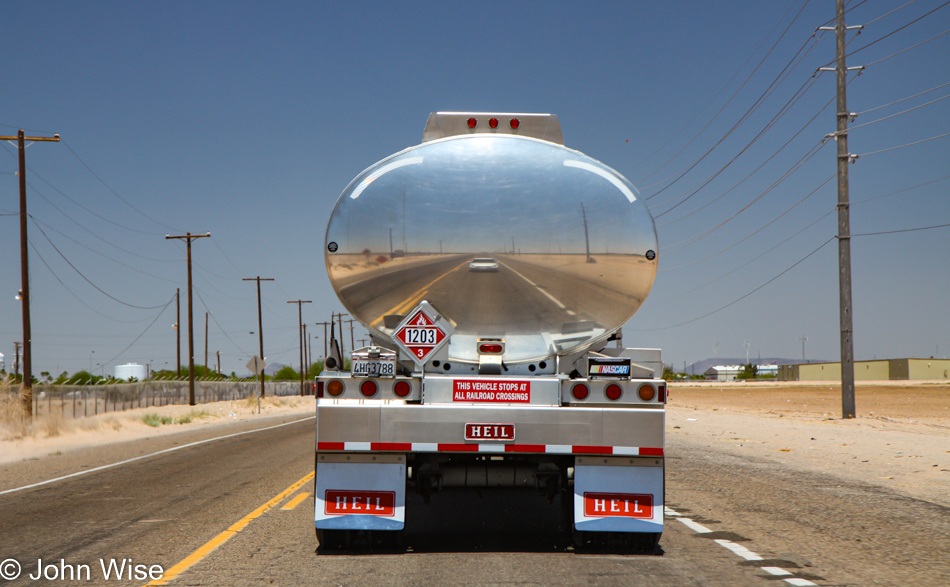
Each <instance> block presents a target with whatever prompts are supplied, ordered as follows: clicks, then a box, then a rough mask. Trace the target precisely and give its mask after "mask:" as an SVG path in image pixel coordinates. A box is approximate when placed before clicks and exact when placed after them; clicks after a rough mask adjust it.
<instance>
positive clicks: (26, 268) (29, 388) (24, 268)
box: [0, 130, 59, 419]
mask: <svg viewBox="0 0 950 587" xmlns="http://www.w3.org/2000/svg"><path fill="white" fill-rule="evenodd" d="M0 141H16V142H17V153H18V155H19V163H20V170H19V174H18V175H19V177H20V296H19V298H20V301H21V303H22V304H23V383H21V384H20V402H21V403H22V404H23V413H24V414H26V417H27V418H30V419H32V418H33V341H32V340H31V339H32V333H31V331H30V256H29V255H28V254H27V247H28V246H29V239H28V238H27V233H26V228H27V227H26V224H27V222H26V220H27V214H26V145H25V142H26V141H33V142H54V143H58V142H59V135H53V136H52V137H27V136H23V131H22V130H21V131H19V132H17V135H16V136H15V137H0Z"/></svg>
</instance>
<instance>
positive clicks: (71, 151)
mask: <svg viewBox="0 0 950 587" xmlns="http://www.w3.org/2000/svg"><path fill="white" fill-rule="evenodd" d="M61 142H62V143H63V144H64V145H65V146H66V148H67V149H69V152H70V153H72V154H73V156H74V157H76V160H78V161H79V162H80V163H82V166H83V167H85V168H86V170H87V171H89V173H91V174H92V176H93V177H95V178H96V179H98V180H99V183H101V184H102V185H104V186H105V187H106V189H107V190H109V191H110V192H112V195H114V196H115V197H116V198H118V199H119V200H121V201H122V202H123V203H124V204H125V205H126V206H128V207H129V208H132V209H133V210H135V211H136V212H138V213H139V214H141V215H142V216H143V217H145V218H147V219H149V220H151V221H152V222H154V223H155V224H158V225H159V226H162V227H164V228H169V229H172V230H177V229H175V228H174V227H173V226H168V225H167V224H164V223H162V222H159V221H158V220H155V219H154V218H152V217H151V216H149V215H148V214H146V213H145V212H142V211H141V210H139V209H138V208H136V207H135V206H133V205H132V203H131V202H129V201H128V200H126V199H125V198H123V197H122V196H120V195H119V192H117V191H115V190H114V189H112V186H110V185H109V184H107V183H106V182H105V180H104V179H102V178H101V177H99V174H97V173H96V172H95V171H93V170H92V168H91V167H89V165H87V164H86V162H85V161H83V160H82V158H81V157H80V156H79V154H77V153H76V151H74V150H73V148H72V147H70V146H69V143H67V142H66V141H61Z"/></svg>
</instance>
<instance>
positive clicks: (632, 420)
mask: <svg viewBox="0 0 950 587" xmlns="http://www.w3.org/2000/svg"><path fill="white" fill-rule="evenodd" d="M664 422H665V411H664V410H663V409H662V408H594V407H591V408H581V407H573V406H572V407H565V406H537V407H528V406H525V407H521V406H518V407H512V406H504V407H481V406H453V405H438V404H436V405H433V404H427V405H417V404H416V405H413V404H371V405H367V404H365V403H359V402H353V401H340V400H332V399H331V400H327V399H321V400H319V403H318V404H317V434H316V440H317V444H316V450H317V451H318V452H321V453H322V452H400V453H415V452H460V453H464V452H478V453H535V454H537V453H544V454H603V455H618V456H662V455H663V443H664ZM469 423H482V424H501V423H504V424H513V425H514V438H513V439H512V440H507V441H498V440H466V438H465V425H466V424H469Z"/></svg>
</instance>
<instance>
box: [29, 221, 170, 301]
mask: <svg viewBox="0 0 950 587" xmlns="http://www.w3.org/2000/svg"><path fill="white" fill-rule="evenodd" d="M33 225H34V226H36V228H37V229H38V230H39V231H40V233H41V234H42V235H43V236H44V237H45V238H46V240H47V242H49V244H50V246H52V247H53V250H54V251H56V252H57V253H58V254H59V256H60V257H62V258H63V261H66V264H67V265H69V266H70V267H72V268H73V271H75V272H76V273H78V274H79V276H80V277H82V278H83V279H84V280H85V281H86V283H88V284H89V285H91V286H92V287H94V288H96V290H98V291H99V293H101V294H102V295H104V296H106V297H107V298H109V299H110V300H113V301H116V302H118V303H120V304H122V305H123V306H128V307H130V308H135V309H137V310H155V309H157V308H161V306H136V305H135V304H129V303H127V302H123V301H122V300H120V299H119V298H117V297H115V296H113V295H111V294H109V293H108V292H106V291H105V290H104V289H102V288H101V287H99V286H98V285H96V284H95V283H93V282H92V280H91V279H89V278H88V277H86V276H85V275H84V274H83V272H82V271H80V270H79V269H78V268H77V267H76V266H75V265H73V263H72V261H70V260H69V259H67V258H66V255H64V254H63V252H62V251H60V250H59V248H58V247H57V246H56V245H55V244H54V243H53V241H52V240H51V239H50V238H49V235H47V234H46V231H45V230H43V227H42V226H40V225H39V224H37V223H36V222H35V221H34V222H33Z"/></svg>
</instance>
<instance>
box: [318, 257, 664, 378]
mask: <svg viewBox="0 0 950 587" xmlns="http://www.w3.org/2000/svg"><path fill="white" fill-rule="evenodd" d="M478 257H481V258H487V257H489V256H488V255H486V254H484V253H481V254H479V255H472V254H467V255H445V256H441V255H434V256H426V257H422V256H419V257H410V258H397V259H394V260H392V261H390V262H387V263H385V264H380V265H378V266H376V267H372V268H366V269H362V270H360V271H359V272H356V271H354V272H353V273H352V274H351V275H348V276H341V277H339V278H338V279H337V280H336V283H335V285H336V287H337V289H338V291H339V293H340V296H341V298H342V299H343V301H344V302H345V304H346V306H347V308H349V309H350V310H351V311H352V312H353V313H354V314H355V315H356V316H360V317H363V318H364V319H368V321H369V322H370V324H371V326H372V327H373V328H375V329H377V330H379V331H381V332H383V333H388V332H390V329H391V328H393V327H394V326H395V324H396V323H397V322H398V320H399V317H401V316H405V315H406V314H407V313H408V312H410V311H411V310H412V309H413V308H414V307H415V306H416V305H418V304H419V302H421V301H422V300H427V301H428V302H429V303H431V304H432V305H433V306H434V307H435V308H436V309H437V310H439V311H440V312H442V313H443V314H444V315H445V316H446V317H448V318H450V319H451V320H452V321H454V322H455V328H456V331H455V336H454V337H453V341H452V345H453V346H452V347H451V349H450V355H451V356H452V357H453V358H455V359H457V360H458V359H461V360H477V355H476V354H475V353H474V338H475V337H501V338H504V339H505V341H506V344H507V350H506V359H507V360H508V361H514V360H527V359H535V358H538V357H544V356H550V355H551V354H553V353H556V352H558V351H560V350H561V349H562V348H567V347H571V346H573V345H574V344H578V343H579V342H582V341H584V340H589V339H594V338H597V337H599V336H601V335H603V334H604V333H605V325H609V324H622V323H623V322H624V321H625V320H626V319H627V318H628V317H629V316H628V315H627V313H629V312H630V308H632V307H637V306H639V304H640V303H642V299H637V298H636V297H634V295H633V294H632V292H636V291H638V289H637V285H638V283H639V281H640V280H643V279H649V278H651V277H652V272H653V270H654V265H652V264H651V265H646V264H644V265H642V266H641V264H640V263H639V262H638V258H637V257H633V256H628V255H616V256H609V255H603V256H601V257H600V260H599V261H597V262H596V263H590V262H587V261H586V260H585V259H586V257H585V256H584V255H563V256H560V255H559V256H543V257H542V256H537V255H524V256H520V255H496V256H494V257H490V259H492V260H494V261H495V262H496V263H497V270H495V271H492V270H491V269H492V267H491V261H488V263H487V266H486V265H485V264H484V262H483V263H482V265H481V266H480V267H474V266H473V267H470V266H469V263H470V262H471V261H472V259H475V258H478ZM479 269H480V270H479ZM387 316H389V318H387Z"/></svg>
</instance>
